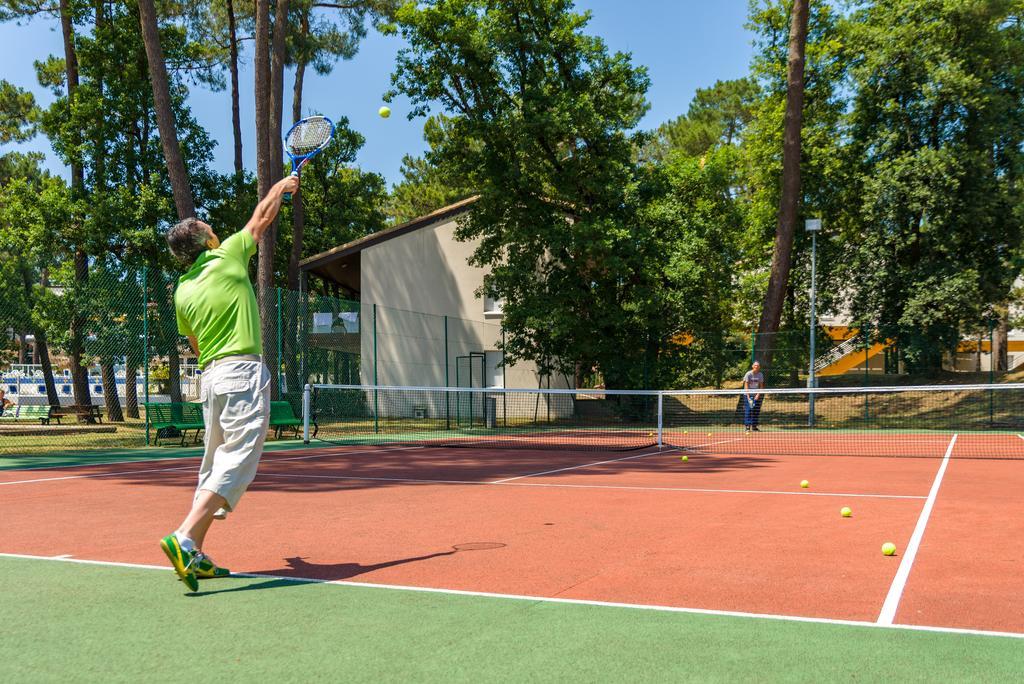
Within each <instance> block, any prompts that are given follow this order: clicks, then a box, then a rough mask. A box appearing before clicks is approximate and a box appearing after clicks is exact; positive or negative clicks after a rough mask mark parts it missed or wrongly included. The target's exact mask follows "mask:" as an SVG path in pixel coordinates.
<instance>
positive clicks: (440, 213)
mask: <svg viewBox="0 0 1024 684" xmlns="http://www.w3.org/2000/svg"><path fill="white" fill-rule="evenodd" d="M478 199H479V196H478V195H474V196H472V197H467V198H466V199H464V200H459V201H458V202H455V203H453V204H449V205H448V206H446V207H441V208H440V209H438V210H436V211H432V212H430V213H429V214H426V215H424V216H420V217H419V218H414V219H413V220H412V221H407V222H405V223H403V224H401V225H398V226H395V227H394V228H388V229H386V230H380V231H377V232H376V233H371V234H370V235H366V236H364V237H361V238H359V239H358V240H353V241H351V242H346V243H345V244H343V245H339V246H337V247H334V248H332V249H329V250H327V251H326V252H320V253H319V254H314V255H313V256H311V257H307V258H305V259H303V260H302V261H300V262H299V269H300V270H302V271H314V272H317V273H321V274H322V273H324V272H325V270H326V269H325V267H327V266H328V265H329V264H330V263H331V262H334V261H337V260H339V259H343V258H345V257H347V256H350V255H353V254H358V253H359V252H361V251H363V250H364V249H366V248H367V247H372V246H374V245H379V244H380V243H382V242H387V241H388V240H390V239H392V238H396V237H399V236H401V235H405V234H407V233H411V232H413V231H415V230H419V229H420V228H426V227H427V226H430V225H433V224H435V223H437V222H439V221H444V220H445V219H449V218H451V217H452V216H457V215H458V214H461V213H463V212H465V211H468V210H469V208H470V206H471V205H472V204H473V203H474V202H476V201H477V200H478Z"/></svg>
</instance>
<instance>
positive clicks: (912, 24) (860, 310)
mask: <svg viewBox="0 0 1024 684" xmlns="http://www.w3.org/2000/svg"><path fill="white" fill-rule="evenodd" d="M847 44H848V45H849V46H850V49H851V50H853V51H854V54H853V56H852V58H853V61H854V65H855V66H854V67H853V69H852V71H851V76H852V86H853V92H854V93H855V95H854V97H853V101H852V106H851V112H850V120H851V127H850V140H851V148H852V149H853V152H854V155H855V157H854V158H855V160H856V168H857V170H858V175H857V187H856V190H857V193H856V194H857V197H858V201H857V202H853V203H850V205H849V213H850V214H851V216H850V218H849V219H848V225H849V230H848V231H846V232H845V233H844V235H843V237H844V238H845V240H844V242H843V244H844V255H843V256H844V259H843V263H844V264H846V266H847V282H848V283H849V288H850V290H852V292H851V295H852V296H851V300H852V301H851V309H852V312H853V314H854V316H855V317H856V318H857V319H859V320H862V321H865V322H867V323H871V324H873V325H875V326H876V327H877V328H878V334H879V336H880V337H883V338H884V339H891V340H896V341H897V342H898V345H899V349H900V353H901V355H902V357H903V358H902V360H903V361H904V363H905V364H906V366H907V367H908V368H909V369H911V370H912V371H924V370H935V369H938V368H940V367H941V364H942V360H943V355H944V353H946V352H950V351H953V350H955V349H956V347H957V345H958V344H959V341H960V340H961V338H962V337H963V335H964V334H968V333H970V332H972V331H974V330H977V329H978V328H986V329H987V327H988V326H987V323H988V321H989V320H990V319H991V318H992V317H993V314H994V313H996V312H1000V311H1001V310H1002V306H1003V305H1004V304H1005V302H1006V301H1007V300H1008V299H1009V297H1010V292H1011V288H1012V286H1013V281H1014V279H1015V278H1016V277H1017V276H1018V275H1019V273H1020V269H1021V261H1020V256H1021V243H1022V239H1024V223H1022V219H1024V216H1022V211H1021V209H1020V207H1021V205H1022V194H1021V179H1022V177H1024V155H1022V153H1021V149H1022V145H1024V114H1022V110H1021V106H1020V103H1021V102H1022V101H1024V67H1022V66H1021V65H1022V63H1024V61H1022V60H1024V24H1022V14H1021V6H1020V4H1019V3H1015V2H1010V1H1008V0H978V1H977V2H968V3H944V2H941V1H940V0H899V1H897V2H887V3H883V2H865V3H862V4H861V5H860V6H859V7H858V8H857V11H856V12H854V13H853V15H852V16H851V18H850V25H849V36H848V38H847ZM998 317H999V318H1000V319H1002V320H1005V314H1003V315H999V316H998ZM997 365H998V364H997Z"/></svg>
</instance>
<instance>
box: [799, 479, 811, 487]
mask: <svg viewBox="0 0 1024 684" xmlns="http://www.w3.org/2000/svg"><path fill="white" fill-rule="evenodd" d="M800 486H801V487H803V488H804V489H807V488H808V487H810V486H811V483H810V482H808V481H807V480H800Z"/></svg>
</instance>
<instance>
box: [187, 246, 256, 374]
mask: <svg viewBox="0 0 1024 684" xmlns="http://www.w3.org/2000/svg"><path fill="white" fill-rule="evenodd" d="M255 253H256V241H255V240H253V239H252V234H251V233H249V231H247V230H242V231H239V232H238V233H235V234H234V235H232V236H231V237H229V238H228V239H227V240H225V241H224V242H222V243H221V245H220V247H218V248H217V249H208V250H206V251H205V252H203V253H202V254H200V255H199V258H197V259H196V261H195V263H194V264H192V268H190V269H189V270H188V273H186V274H185V275H183V276H181V277H180V278H178V289H177V291H176V292H175V293H174V307H175V309H176V311H177V314H178V331H179V332H180V333H181V334H182V335H192V336H193V337H195V338H196V340H197V341H198V342H199V366H200V367H202V366H205V365H206V364H207V363H209V362H210V361H213V360H214V359H219V358H222V357H225V356H234V355H236V354H261V353H262V352H263V347H262V345H261V343H260V311H259V307H258V306H257V305H256V293H255V292H253V290H252V283H250V282H249V259H251V258H252V255H253V254H255Z"/></svg>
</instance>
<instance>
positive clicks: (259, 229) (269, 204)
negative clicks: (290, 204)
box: [245, 176, 299, 242]
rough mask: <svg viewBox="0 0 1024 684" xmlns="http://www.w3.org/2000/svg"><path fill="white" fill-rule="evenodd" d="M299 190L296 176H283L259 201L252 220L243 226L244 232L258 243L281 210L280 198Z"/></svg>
mask: <svg viewBox="0 0 1024 684" xmlns="http://www.w3.org/2000/svg"><path fill="white" fill-rule="evenodd" d="M298 189H299V178H298V176H285V177H284V178H282V179H281V180H279V181H278V182H277V183H275V184H274V186H273V187H272V188H270V192H268V193H267V196H266V197H264V198H263V199H262V200H260V203H259V204H257V205H256V209H255V211H253V212H252V218H250V219H249V222H248V223H246V224H245V230H247V231H249V233H250V234H252V238H253V240H255V241H256V242H259V241H260V238H262V237H263V234H264V233H266V232H267V228H269V227H270V224H272V223H273V222H274V219H275V218H276V217H277V212H278V211H280V210H281V198H282V197H284V194H285V193H286V192H295V191H296V190H298Z"/></svg>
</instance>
